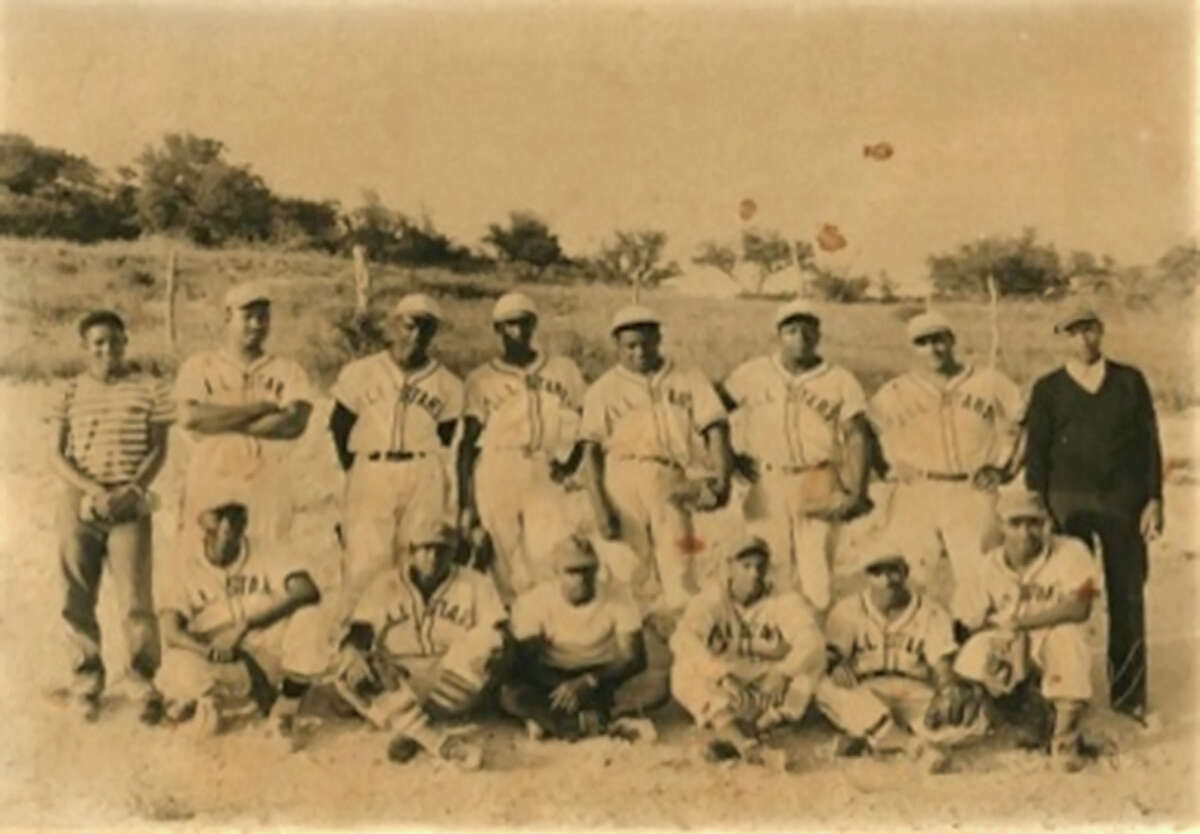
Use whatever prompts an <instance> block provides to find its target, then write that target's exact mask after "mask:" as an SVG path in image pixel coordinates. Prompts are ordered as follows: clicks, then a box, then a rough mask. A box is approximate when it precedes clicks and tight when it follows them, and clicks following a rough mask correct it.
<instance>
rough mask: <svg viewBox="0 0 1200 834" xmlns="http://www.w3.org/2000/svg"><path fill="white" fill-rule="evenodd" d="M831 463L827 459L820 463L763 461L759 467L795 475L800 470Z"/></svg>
mask: <svg viewBox="0 0 1200 834" xmlns="http://www.w3.org/2000/svg"><path fill="white" fill-rule="evenodd" d="M832 465H833V464H832V463H830V462H829V461H827V460H823V461H821V462H820V463H763V464H760V468H761V469H762V471H763V472H781V473H783V474H784V475H797V474H799V473H801V472H811V471H812V470H814V469H826V468H828V467H830V466H832Z"/></svg>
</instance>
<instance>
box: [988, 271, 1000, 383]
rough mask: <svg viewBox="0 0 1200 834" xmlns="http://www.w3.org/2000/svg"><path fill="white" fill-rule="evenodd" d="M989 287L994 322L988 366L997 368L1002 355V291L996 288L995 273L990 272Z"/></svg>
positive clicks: (989, 301)
mask: <svg viewBox="0 0 1200 834" xmlns="http://www.w3.org/2000/svg"><path fill="white" fill-rule="evenodd" d="M987 288H988V304H989V306H990V308H991V310H990V313H991V323H992V345H991V347H990V349H989V350H988V367H989V368H995V367H996V361H997V360H998V359H999V356H1000V292H999V291H998V289H997V288H996V275H995V273H992V272H989V273H988V278H987Z"/></svg>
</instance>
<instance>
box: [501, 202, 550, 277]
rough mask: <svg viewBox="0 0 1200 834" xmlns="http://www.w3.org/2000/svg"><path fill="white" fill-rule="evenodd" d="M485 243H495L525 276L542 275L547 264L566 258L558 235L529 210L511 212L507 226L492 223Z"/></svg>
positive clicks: (507, 260) (505, 258)
mask: <svg viewBox="0 0 1200 834" xmlns="http://www.w3.org/2000/svg"><path fill="white" fill-rule="evenodd" d="M483 242H484V243H486V244H488V245H490V246H492V247H493V248H494V249H495V250H496V252H497V254H498V255H499V256H500V259H501V260H503V261H506V262H508V263H510V264H513V265H514V266H515V267H516V268H517V269H518V270H519V271H520V272H521V274H522V276H523V277H525V278H535V277H539V276H541V274H542V273H543V272H544V271H545V270H546V268H547V267H550V266H553V265H554V264H558V263H564V262H565V261H566V256H565V255H564V254H563V250H562V247H561V246H560V245H559V243H558V236H557V235H554V234H552V233H551V232H550V228H549V227H548V226H547V225H546V224H545V223H544V222H543V221H542V220H541V219H540V218H538V217H537V216H536V215H534V214H531V213H529V212H522V211H514V212H511V213H509V215H508V225H507V226H501V225H500V224H498V223H491V224H489V225H488V233H487V235H485V236H484V238H483Z"/></svg>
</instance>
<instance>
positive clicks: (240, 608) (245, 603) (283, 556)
mask: <svg viewBox="0 0 1200 834" xmlns="http://www.w3.org/2000/svg"><path fill="white" fill-rule="evenodd" d="M173 555H174V558H173V559H171V560H170V561H169V562H168V565H167V570H166V571H165V572H164V576H163V577H162V578H161V580H160V584H159V586H158V588H159V591H158V594H157V599H158V609H159V611H160V612H164V611H176V612H178V613H180V614H182V615H183V617H184V620H185V626H184V630H185V631H187V632H188V633H189V634H191V635H193V636H195V637H198V638H200V639H201V640H208V639H210V638H211V637H212V636H213V635H215V634H217V633H218V632H220V631H221V630H223V629H224V628H226V627H228V626H229V625H231V624H232V623H233V622H234V621H235V620H245V619H248V618H250V617H253V616H255V615H256V614H258V613H260V612H262V611H264V610H266V609H268V608H270V607H272V606H274V605H276V604H278V603H279V602H280V601H281V600H283V599H284V598H285V597H286V596H287V592H286V589H285V584H286V582H287V580H288V578H289V577H291V576H295V575H298V574H301V573H307V574H308V576H309V578H310V579H311V580H312V582H313V584H314V585H316V587H317V588H318V590H319V591H321V592H322V593H324V591H325V589H326V588H329V587H330V586H332V585H333V584H334V582H335V580H336V577H334V576H332V575H331V573H330V571H329V569H328V567H327V566H328V564H329V563H330V562H329V560H327V559H321V558H319V557H315V556H313V555H310V554H305V553H304V552H303V550H301V549H299V548H296V547H280V546H278V545H268V546H267V547H265V548H262V549H260V548H258V547H256V546H255V545H253V544H252V543H251V542H250V541H249V539H244V540H243V545H242V550H241V553H240V554H239V555H238V557H237V558H236V559H235V560H234V561H233V562H232V563H231V564H229V565H224V566H221V565H214V564H213V563H211V562H210V561H208V559H207V558H205V555H204V551H203V549H202V547H201V548H199V549H197V548H191V549H189V550H186V551H179V552H177V553H175V554H173ZM327 611H328V608H327V607H325V606H323V605H322V603H317V604H315V605H306V606H303V607H301V608H298V609H296V610H295V611H293V612H292V613H291V614H290V615H288V616H287V617H285V618H283V619H281V620H279V621H277V622H275V623H273V624H272V625H270V626H268V627H267V628H264V629H257V630H253V631H250V632H248V633H247V634H246V636H245V637H244V638H243V640H242V642H241V647H242V648H243V649H244V650H245V651H246V652H248V653H249V654H250V655H251V656H252V657H253V659H254V661H255V663H257V665H258V666H259V668H261V670H262V671H263V672H264V673H265V674H266V676H267V678H268V679H269V680H271V681H272V682H274V683H276V684H277V683H278V682H279V681H280V680H281V679H282V678H283V677H284V676H285V675H286V676H287V677H292V678H299V679H302V680H303V679H308V678H313V677H315V676H318V675H320V674H322V673H323V672H325V671H326V669H327V668H328V665H329V659H330V648H331V645H330V636H331V635H330V628H331V623H330V618H329V617H328V615H327ZM157 682H158V685H159V688H160V689H161V690H162V693H163V695H165V696H167V697H168V698H169V699H172V700H174V701H178V702H184V703H186V702H189V701H194V700H196V699H197V698H200V697H201V696H205V695H217V696H220V697H225V698H237V697H244V696H246V695H248V694H249V692H250V686H251V683H250V677H249V674H248V673H247V670H246V667H245V666H244V665H242V664H240V663H233V664H228V663H212V662H210V661H209V660H208V659H207V658H205V657H202V656H200V655H198V654H196V653H195V652H192V651H188V650H186V649H178V648H168V649H166V650H165V651H164V652H163V659H162V667H161V668H160V669H159V673H158V677H157Z"/></svg>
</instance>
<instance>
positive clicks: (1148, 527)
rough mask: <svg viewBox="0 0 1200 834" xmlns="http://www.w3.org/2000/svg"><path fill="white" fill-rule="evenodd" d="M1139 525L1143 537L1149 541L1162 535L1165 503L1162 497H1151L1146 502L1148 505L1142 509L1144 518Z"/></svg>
mask: <svg viewBox="0 0 1200 834" xmlns="http://www.w3.org/2000/svg"><path fill="white" fill-rule="evenodd" d="M1139 526H1140V528H1141V531H1142V538H1143V539H1145V540H1146V541H1147V542H1152V541H1154V540H1155V539H1157V538H1158V537H1159V536H1161V535H1162V532H1163V505H1162V501H1161V500H1160V499H1158V498H1151V499H1150V500H1149V501H1147V502H1146V507H1145V509H1143V510H1142V519H1141V524H1140V525H1139Z"/></svg>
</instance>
